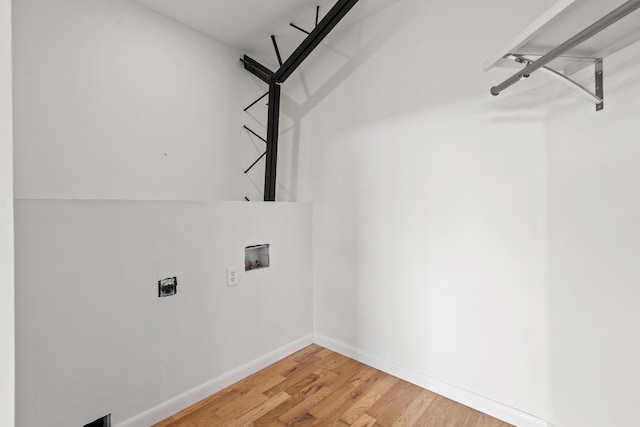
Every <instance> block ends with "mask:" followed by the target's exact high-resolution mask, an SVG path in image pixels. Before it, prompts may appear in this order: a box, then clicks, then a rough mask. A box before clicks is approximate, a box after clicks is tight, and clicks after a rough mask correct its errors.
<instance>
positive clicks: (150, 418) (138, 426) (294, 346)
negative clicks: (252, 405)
mask: <svg viewBox="0 0 640 427" xmlns="http://www.w3.org/2000/svg"><path fill="white" fill-rule="evenodd" d="M311 344H313V336H312V335H309V336H306V337H303V338H300V339H298V340H296V341H294V342H292V343H289V344H287V345H285V346H283V347H280V348H278V349H276V350H274V351H272V352H271V353H269V354H266V355H264V356H261V357H259V358H257V359H255V360H253V361H251V362H249V363H247V364H245V365H243V366H240V367H238V368H236V369H234V370H232V371H230V372H227V373H225V374H223V375H220V376H219V377H217V378H214V379H212V380H210V381H207V382H206V383H204V384H202V385H199V386H197V387H195V388H193V389H191V390H188V391H186V392H184V393H182V394H180V395H178V396H175V397H173V398H171V399H169V400H167V401H166V402H164V403H161V404H160V405H158V406H156V407H154V408H151V409H149V410H147V411H144V412H142V413H140V414H138V415H136V416H134V417H131V418H129V419H128V420H125V421H123V422H121V423H119V424H115V427H148V426H150V425H153V424H155V423H158V422H160V421H162V420H164V419H165V418H168V417H170V416H171V415H174V414H176V413H178V412H180V411H182V410H183V409H185V408H188V407H189V406H191V405H193V404H195V403H197V402H199V401H201V400H202V399H204V398H206V397H209V396H211V395H212V394H214V393H216V392H218V391H220V390H222V389H224V388H226V387H229V386H230V385H232V384H234V383H236V382H238V381H240V380H241V379H244V378H246V377H248V376H250V375H252V374H254V373H256V372H258V371H259V370H261V369H264V368H266V367H267V366H269V365H271V364H273V363H275V362H278V361H280V360H282V359H284V358H285V357H287V356H289V355H291V354H293V353H295V352H296V351H298V350H301V349H303V348H305V347H307V346H309V345H311Z"/></svg>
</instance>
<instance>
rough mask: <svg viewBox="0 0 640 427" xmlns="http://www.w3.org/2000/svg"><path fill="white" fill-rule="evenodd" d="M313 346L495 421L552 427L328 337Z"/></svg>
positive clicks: (492, 401) (531, 416)
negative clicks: (460, 404) (322, 348)
mask: <svg viewBox="0 0 640 427" xmlns="http://www.w3.org/2000/svg"><path fill="white" fill-rule="evenodd" d="M315 343H316V344H318V345H320V346H322V347H325V348H328V349H329V350H332V351H335V352H336V353H340V354H342V355H344V356H347V357H350V358H352V359H355V360H357V361H358V362H362V363H364V364H365V365H369V366H371V367H373V368H376V369H379V370H381V371H384V372H386V373H388V374H391V375H393V376H396V377H398V378H400V379H403V380H405V381H408V382H410V383H413V384H415V385H417V386H420V387H422V388H425V389H427V390H430V391H433V392H434V393H437V394H439V395H441V396H444V397H446V398H449V399H451V400H454V401H456V402H458V403H462V404H463V405H466V406H469V407H470V408H473V409H476V410H478V411H480V412H483V413H485V414H487V415H491V416H492V417H494V418H497V419H499V420H502V421H505V422H507V423H509V424H513V425H514V426H517V427H553V425H552V424H550V423H549V422H547V421H545V420H543V419H540V418H538V417H536V416H534V415H531V414H527V413H526V412H522V411H520V410H518V409H515V408H512V407H510V406H507V405H504V404H502V403H499V402H496V401H494V400H491V399H489V398H487V397H483V396H480V395H478V394H476V393H473V392H470V391H468V390H464V389H461V388H459V387H456V386H453V385H451V384H447V383H445V382H443V381H440V380H437V379H435V378H431V377H429V376H427V375H424V374H421V373H419V372H416V371H413V370H411V369H408V368H405V367H402V366H399V365H396V364H395V363H392V362H389V361H387V360H384V359H381V358H379V357H376V356H373V355H370V354H368V353H365V352H363V351H361V350H358V349H357V348H355V347H351V346H350V345H347V344H344V343H341V342H338V341H336V340H333V339H331V338H328V337H325V336H322V335H316V336H315Z"/></svg>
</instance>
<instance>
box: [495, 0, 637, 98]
mask: <svg viewBox="0 0 640 427" xmlns="http://www.w3.org/2000/svg"><path fill="white" fill-rule="evenodd" d="M638 8H640V0H629V1H627V2H626V3H624V4H623V5H622V6H620V7H618V8H617V9H615V10H614V11H612V12H611V13H609V14H607V15H606V16H604V17H603V18H601V19H599V20H598V21H596V22H595V23H593V24H591V25H590V26H588V27H587V28H585V29H584V30H582V31H580V32H579V33H578V34H576V35H575V36H573V37H571V38H570V39H569V40H567V41H566V42H564V43H562V44H561V45H560V46H558V47H556V48H555V49H553V50H551V51H550V52H549V53H547V54H546V55H544V56H542V57H540V59H538V60H536V61H534V62H532V63H531V64H529V65H527V66H526V67H525V68H523V69H522V70H520V71H518V72H517V73H515V74H514V75H513V76H511V77H509V78H508V79H507V80H505V81H503V82H502V83H500V84H499V85H497V86H494V87H492V88H491V94H492V95H494V96H497V95H500V93H501V92H502V91H503V90H505V89H507V88H509V87H511V86H512V85H514V84H515V83H517V82H518V81H520V80H522V79H524V78H527V77H529V76H530V75H531V74H532V73H533V72H535V71H537V70H539V69H540V68H542V67H544V66H545V65H547V64H548V63H549V62H551V61H553V60H554V59H556V58H558V57H559V56H561V55H562V54H563V53H565V52H567V51H568V50H570V49H573V48H574V47H576V46H578V45H579V44H581V43H582V42H584V41H585V40H588V39H590V38H591V37H593V36H594V35H596V34H598V33H599V32H600V31H602V30H604V29H605V28H607V27H609V26H610V25H613V24H614V23H616V22H618V21H619V20H620V19H622V18H624V17H625V16H627V15H629V14H630V13H632V12H633V11H635V10H636V9H638Z"/></svg>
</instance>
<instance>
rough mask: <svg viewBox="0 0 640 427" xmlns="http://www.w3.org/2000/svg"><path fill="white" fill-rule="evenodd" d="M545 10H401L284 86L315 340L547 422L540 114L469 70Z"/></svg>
mask: <svg viewBox="0 0 640 427" xmlns="http://www.w3.org/2000/svg"><path fill="white" fill-rule="evenodd" d="M551 3H552V2H551V1H548V2H526V1H518V2H513V1H498V0H494V1H490V2H475V1H457V2H455V5H452V2H450V1H444V0H442V1H430V2H423V1H411V0H407V1H401V2H395V3H393V4H392V6H390V7H388V8H387V9H385V10H383V11H381V12H379V13H377V14H374V15H372V16H370V17H369V18H367V19H365V20H364V21H362V22H360V23H359V24H358V25H355V26H354V27H352V28H351V29H350V30H348V31H342V32H341V33H336V34H335V35H334V36H333V37H331V38H330V39H329V40H328V44H329V47H327V48H325V50H324V51H323V53H322V54H318V55H317V56H315V57H312V58H311V59H310V61H309V62H308V63H307V64H306V66H305V68H304V70H303V71H302V73H301V77H300V80H304V82H305V84H306V88H307V89H308V90H309V92H310V93H311V95H310V96H308V97H307V98H305V96H304V90H303V88H294V87H291V86H287V87H285V89H284V91H285V95H286V97H287V99H286V105H285V109H286V112H287V114H289V115H293V116H295V115H296V114H297V115H298V116H297V117H295V118H296V120H297V121H298V123H299V125H300V156H299V174H300V182H299V193H298V194H299V199H300V200H312V201H313V202H314V307H315V327H316V333H317V334H318V335H319V336H320V339H321V342H322V343H325V344H328V345H330V346H334V347H335V348H338V349H342V350H344V351H348V352H350V353H351V354H354V355H357V356H359V357H361V358H363V359H365V360H367V361H370V362H373V363H377V364H378V365H380V366H384V367H386V368H387V369H392V370H394V371H395V372H397V373H401V374H403V375H405V377H408V378H411V379H413V380H414V381H416V382H418V383H420V384H421V385H425V386H427V387H429V388H432V389H435V390H436V391H438V392H442V393H444V394H446V395H448V396H450V397H452V398H454V399H456V400H459V401H462V402H463V403H467V404H469V405H472V406H475V407H477V408H479V409H481V410H483V411H487V412H490V413H492V414H494V415H496V416H499V417H501V418H503V419H505V420H506V421H510V422H512V423H515V424H518V425H521V426H523V425H546V424H545V423H544V422H543V421H542V420H540V419H545V418H547V417H548V415H549V405H548V401H547V396H548V358H547V357H548V348H547V342H548V330H547V288H546V277H545V271H546V243H547V242H546V208H547V206H546V164H545V161H546V145H545V137H546V110H545V109H544V108H543V106H544V103H541V102H539V99H538V96H537V95H536V94H537V90H535V89H534V87H533V86H525V88H526V90H529V91H531V92H532V94H526V93H525V94H521V96H520V97H517V96H513V95H514V93H515V92H512V93H511V95H509V94H507V95H505V96H502V97H501V98H493V97H491V96H490V95H489V88H490V87H491V86H492V85H494V84H496V83H498V81H499V80H500V79H501V78H502V77H503V76H506V73H508V71H506V72H504V71H502V72H501V71H497V72H496V73H491V74H487V73H483V71H482V70H481V64H482V63H483V61H484V59H486V57H488V56H490V55H491V54H493V53H494V50H497V49H498V48H500V47H501V46H502V45H503V44H504V40H505V39H507V38H508V37H510V36H513V34H515V33H516V32H517V31H518V30H519V29H521V27H522V26H524V25H526V24H527V23H529V21H531V20H532V19H533V18H535V17H536V16H537V15H538V14H539V13H540V12H541V11H543V10H544V9H545V8H546V7H548V6H549V5H550V4H551ZM356 7H358V6H356ZM504 16H509V19H508V20H504V19H502V17H504ZM320 70H321V71H320ZM534 83H535V82H534ZM534 83H529V84H530V85H531V84H534ZM522 90H523V89H522V88H520V89H518V90H516V92H517V91H522ZM299 111H302V113H300V112H299ZM495 402H498V404H497V405H495ZM528 414H533V415H535V417H531V416H529V415H528ZM536 417H537V418H536Z"/></svg>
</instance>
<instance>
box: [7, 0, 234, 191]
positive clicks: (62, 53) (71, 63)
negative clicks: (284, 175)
mask: <svg viewBox="0 0 640 427" xmlns="http://www.w3.org/2000/svg"><path fill="white" fill-rule="evenodd" d="M13 17H14V46H15V58H14V74H15V87H14V88H15V137H16V148H15V178H16V179H15V181H16V189H15V191H16V197H19V198H54V199H60V198H67V199H138V200H150V199H151V200H153V199H157V200H204V201H206V200H242V199H243V191H242V183H243V175H242V170H243V166H244V163H243V162H241V160H240V158H241V144H240V142H241V138H242V136H243V133H242V129H241V115H240V112H241V108H242V106H241V102H240V99H239V96H238V87H239V85H240V83H239V81H238V79H240V78H241V77H242V76H243V71H242V67H241V64H240V62H239V61H238V58H239V57H240V54H239V52H237V51H235V50H234V49H231V48H229V47H227V46H225V45H222V44H220V43H217V42H215V41H214V40H212V39H210V38H208V37H205V36H204V35H202V34H200V33H198V32H195V31H193V30H190V29H187V28H186V27H183V26H181V25H180V24H177V23H176V22H174V21H171V20H169V19H167V18H164V17H162V16H161V15H158V14H156V13H154V12H151V11H149V10H147V9H145V8H144V7H142V6H140V5H138V4H136V3H133V2H130V1H127V0H91V1H85V0H58V1H55V2H52V1H48V0H22V1H19V2H16V4H15V7H14V13H13Z"/></svg>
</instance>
